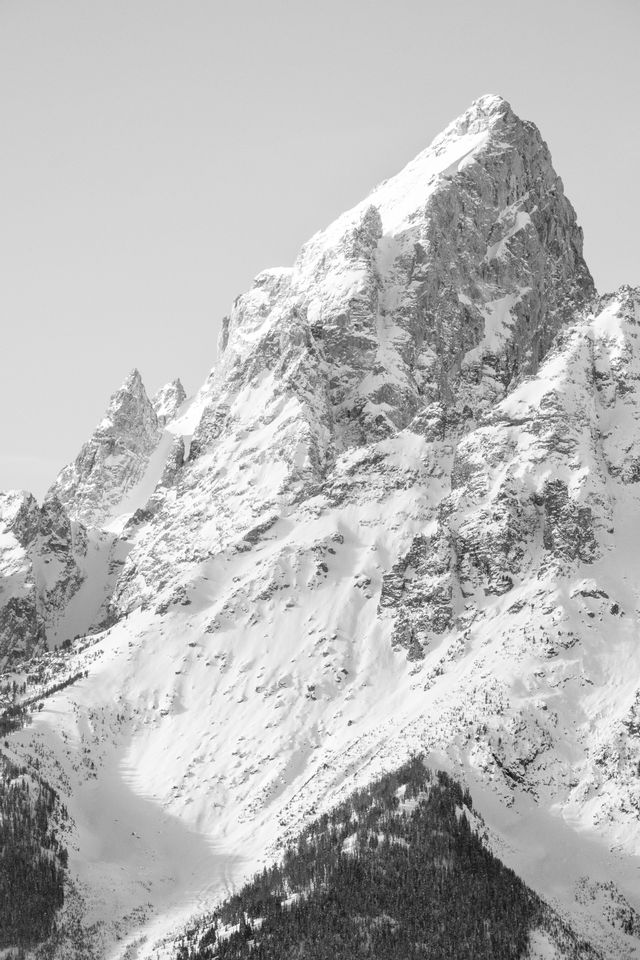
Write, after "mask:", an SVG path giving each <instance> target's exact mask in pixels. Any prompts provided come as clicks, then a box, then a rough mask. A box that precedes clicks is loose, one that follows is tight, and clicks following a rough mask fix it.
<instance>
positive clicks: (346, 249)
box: [11, 97, 640, 960]
mask: <svg viewBox="0 0 640 960" xmlns="http://www.w3.org/2000/svg"><path fill="white" fill-rule="evenodd" d="M639 301H640V294H639V293H638V291H634V290H632V289H629V288H624V289H623V290H622V291H620V292H619V293H618V294H616V295H612V296H610V297H605V298H602V299H597V298H596V297H595V291H594V289H593V284H592V281H591V278H590V275H589V271H588V269H587V267H586V265H585V263H584V260H583V258H582V234H581V231H580V228H579V227H578V226H577V223H576V219H575V214H574V211H573V209H572V207H571V205H570V204H569V202H568V200H567V199H566V198H565V196H564V192H563V188H562V183H561V181H560V180H559V178H558V177H557V175H556V174H555V172H554V170H553V167H552V165H551V160H550V157H549V152H548V150H547V147H546V145H545V144H544V142H543V141H542V139H541V137H540V134H539V133H538V131H537V129H536V128H535V127H534V126H533V125H532V124H530V123H525V122H523V121H521V120H519V119H518V118H517V117H516V116H515V114H514V113H513V112H512V110H511V108H510V107H509V105H508V104H507V103H506V102H505V101H503V100H501V99H500V98H498V97H483V98H481V99H480V100H479V101H476V103H474V104H473V105H472V106H471V108H470V109H469V110H468V111H467V112H466V113H465V114H464V115H463V116H462V117H461V118H459V119H458V120H457V121H455V122H454V123H453V124H452V125H451V126H450V127H448V128H447V130H446V131H445V132H444V133H443V134H442V135H441V136H440V137H438V138H437V139H436V140H435V141H434V143H433V144H432V146H431V147H430V148H429V149H428V150H427V151H425V152H424V153H423V154H421V155H420V156H419V157H418V158H417V159H416V160H415V161H413V163H411V164H409V166H408V167H407V168H405V170H403V171H401V173H400V174H398V175H397V176H396V177H394V178H392V179H391V180H388V181H386V182H385V183H384V184H382V185H381V186H380V187H378V188H377V189H376V190H375V191H373V193H372V194H371V195H370V196H369V197H368V198H367V200H366V201H365V202H364V203H362V204H360V205H359V206H357V207H355V208H354V209H353V210H352V211H350V212H348V213H347V214H345V215H343V216H342V217H340V218H339V219H338V220H337V221H336V222H335V223H334V224H332V225H331V226H330V227H328V228H327V229H326V230H324V231H322V232H321V233H319V234H317V235H316V236H315V237H314V238H312V239H311V240H310V241H309V243H308V244H306V246H305V247H304V248H303V249H302V251H301V253H300V255H299V257H298V259H297V261H296V263H295V265H294V266H293V268H291V269H286V270H285V269H279V270H269V271H266V272H265V273H263V274H260V275H259V277H257V278H256V281H255V283H254V286H253V288H252V290H250V291H249V292H248V293H246V294H245V295H243V296H241V297H239V298H238V300H237V301H236V303H235V304H234V308H233V311H232V313H231V315H230V317H229V318H228V319H227V320H226V321H225V323H224V326H223V332H222V337H221V343H220V347H221V355H220V360H219V362H218V364H217V365H216V367H215V368H214V370H213V372H212V374H211V376H210V377H209V379H208V380H207V382H206V383H205V384H204V386H203V387H202V389H201V390H200V392H199V393H198V394H197V396H196V397H195V399H194V400H193V401H192V402H191V403H190V404H186V403H185V404H183V405H182V406H180V410H179V411H178V410H177V407H178V403H177V402H176V403H174V404H173V406H172V407H171V410H172V414H173V419H172V420H170V421H168V422H167V427H166V428H165V432H164V433H161V431H160V428H159V425H158V417H159V416H164V415H165V414H164V413H157V412H156V411H155V410H154V408H153V405H152V404H151V403H150V402H149V401H148V400H146V394H145V395H144V397H143V396H142V391H141V390H140V388H139V387H138V386H137V384H136V383H134V382H133V381H132V382H131V383H130V384H129V386H128V387H127V391H128V397H127V398H122V397H121V400H122V402H120V401H118V403H117V404H116V406H115V407H114V408H113V409H112V415H111V417H110V419H109V418H107V419H108V420H109V422H108V424H107V423H106V421H105V424H106V425H104V424H103V425H101V427H100V428H99V429H98V431H97V433H96V435H95V437H94V438H93V439H92V440H91V441H90V443H89V444H88V445H86V446H85V448H83V453H82V454H81V456H80V457H79V458H78V461H77V462H76V465H75V467H71V468H67V470H66V471H65V472H63V474H62V476H61V478H60V479H59V481H58V482H57V484H56V487H55V488H54V489H55V492H56V494H57V496H59V497H60V498H61V499H62V502H63V503H64V504H65V505H66V509H67V510H68V511H69V513H70V515H71V516H73V517H80V518H83V519H84V521H85V522H87V523H89V522H91V523H94V522H96V521H97V520H98V519H99V522H100V524H102V526H103V527H104V528H107V527H108V528H109V530H110V531H111V534H110V535H114V532H115V531H118V532H119V535H120V536H121V538H122V539H121V540H120V541H119V542H126V549H127V556H126V559H124V563H123V565H122V568H121V572H120V571H119V570H117V571H116V574H117V582H116V583H115V586H114V588H113V590H112V591H111V590H110V591H109V592H110V599H109V601H108V617H109V620H108V622H109V623H110V624H111V626H109V627H108V629H107V630H106V631H105V632H103V633H102V634H98V635H96V636H95V637H94V642H92V644H91V645H89V646H86V645H85V646H84V649H83V650H82V652H78V653H76V654H74V655H73V656H72V657H71V659H70V662H69V666H68V670H69V675H76V674H78V673H84V671H85V670H86V671H88V675H87V676H86V677H83V678H82V679H79V680H78V681H77V682H76V683H74V684H72V685H71V686H68V687H66V688H65V689H64V690H63V691H60V692H58V693H56V694H55V695H53V696H51V697H48V698H47V699H46V700H45V706H44V709H43V710H42V711H41V712H39V713H38V714H37V715H36V719H35V720H34V723H33V725H32V726H31V727H29V728H26V729H25V730H23V731H21V732H19V733H16V734H14V735H13V736H12V739H11V750H12V751H14V754H15V755H16V756H19V757H24V756H26V755H28V754H34V753H37V754H38V756H39V757H40V758H41V763H42V765H43V769H46V770H47V772H48V775H49V776H50V777H51V778H52V780H54V781H55V782H56V783H58V784H59V785H60V787H61V789H62V791H63V793H64V794H65V796H66V802H67V804H68V807H69V811H70V813H71V816H72V818H73V821H74V823H75V828H74V830H75V832H74V833H73V836H72V842H73V843H74V844H75V848H74V849H73V851H72V855H71V857H70V867H71V870H72V872H73V876H74V877H75V883H76V886H77V889H78V890H79V891H81V893H82V896H83V897H84V898H85V913H84V919H83V920H82V922H83V923H84V924H85V926H86V936H87V937H90V936H91V937H94V938H95V939H96V942H99V943H102V947H101V948H100V949H101V950H102V952H103V955H104V956H107V957H110V958H114V960H115V958H116V957H121V958H124V957H125V956H126V957H129V958H132V957H134V956H137V957H138V958H140V960H142V958H143V957H154V956H165V955H166V956H170V955H171V953H170V947H169V946H168V945H167V946H165V947H163V948H162V949H161V948H159V947H158V948H157V949H156V947H155V946H154V944H155V943H156V942H157V941H158V940H159V938H162V937H163V936H165V935H169V934H170V933H171V931H172V930H174V929H175V927H176V925H177V924H179V923H180V922H182V921H183V920H186V919H187V918H188V917H189V916H190V915H191V914H192V913H193V912H194V911H197V910H199V909H203V908H204V907H205V906H206V905H207V904H208V903H209V902H210V901H211V898H213V897H214V896H216V895H218V894H220V893H221V892H224V890H225V888H226V887H227V886H228V885H229V884H230V883H232V882H233V881H235V880H239V879H240V878H242V877H244V876H246V875H247V873H248V872H250V871H251V870H252V869H253V867H255V866H256V865H257V864H258V863H259V862H260V861H261V860H262V859H263V858H267V857H269V856H271V855H273V854H274V851H275V850H276V849H277V843H278V841H279V840H282V839H283V838H284V837H286V836H287V835H288V834H289V833H290V831H292V830H293V829H294V828H295V827H296V826H297V825H299V824H300V823H301V822H302V821H303V820H304V819H305V818H308V817H309V816H311V815H312V814H313V813H314V812H317V811H318V810H319V809H320V808H321V807H323V806H330V805H332V804H333V803H334V802H335V801H336V800H337V799H339V798H340V797H341V796H343V795H344V794H345V792H348V791H350V790H351V789H352V787H353V784H354V782H360V783H364V782H366V781H367V780H368V779H370V778H371V777H372V776H374V775H376V774H378V773H380V772H382V771H383V770H386V769H391V768H392V767H394V766H396V765H397V764H398V762H399V761H401V760H402V759H404V758H405V757H406V756H407V755H408V754H409V753H410V752H411V751H412V750H427V751H430V752H431V753H432V755H433V757H434V758H435V759H436V760H437V762H439V763H440V764H441V765H445V766H448V767H449V768H451V769H452V770H455V771H456V772H457V773H459V774H461V775H462V776H463V777H465V778H466V779H467V780H469V781H470V782H471V784H472V790H473V794H474V799H475V801H476V805H477V807H478V808H479V809H480V810H481V811H482V812H483V813H484V815H485V818H486V820H487V824H488V827H489V839H490V842H491V843H492V844H494V845H495V846H496V848H497V849H498V851H499V852H500V854H501V856H503V857H504V859H505V860H506V862H507V863H509V864H510V865H512V866H514V867H515V868H516V869H517V870H518V871H519V872H520V873H521V874H522V875H523V876H524V878H525V879H526V880H527V882H528V883H530V884H531V885H532V886H533V887H534V888H535V889H536V890H537V891H538V892H539V893H541V894H542V895H543V896H545V897H547V898H550V899H551V900H552V901H553V902H554V903H555V904H556V906H558V908H559V909H560V911H561V913H563V914H564V915H565V916H566V917H568V918H569V919H570V921H571V922H572V923H574V924H575V925H576V927H577V929H579V930H580V931H581V932H583V933H584V935H585V937H587V938H588V939H589V940H590V941H591V942H592V943H593V944H594V945H595V946H596V947H597V948H599V949H601V950H602V952H603V955H604V956H605V957H608V958H611V960H613V958H618V957H633V956H640V943H639V941H638V940H637V939H634V937H633V936H632V935H628V934H627V933H625V932H624V929H623V927H622V926H621V924H620V923H618V922H617V921H616V920H615V917H616V916H618V914H616V913H615V911H613V913H612V912H611V910H608V912H607V910H605V909H604V907H603V906H602V905H603V904H604V903H605V902H608V901H607V896H608V894H606V895H605V893H603V891H612V890H613V891H615V892H614V893H613V894H612V898H614V899H615V898H616V897H617V898H619V902H620V903H622V904H624V903H626V904H627V906H628V908H629V910H631V911H633V910H634V909H635V910H638V909H639V908H640V901H639V897H638V891H639V890H640V884H639V883H638V879H639V873H638V870H639V865H640V828H639V819H638V812H639V809H640V792H639V786H638V785H639V784H640V780H639V779H638V769H639V764H640V745H639V742H638V732H639V730H640V726H639V724H640V717H639V713H638V711H639V710H640V681H639V680H638V677H639V676H640V652H639V651H638V646H637V637H638V615H639V610H638V597H637V590H636V584H637V583H638V582H640V569H638V564H639V563H640V561H639V560H638V559H637V555H636V551H635V548H634V545H635V543H636V542H637V536H636V535H637V532H638V531H636V518H637V517H638V516H639V515H640V514H639V512H638V506H639V504H638V492H637V487H638V484H637V480H638V479H640V468H639V466H638V464H639V463H640V396H639V395H638V393H637V383H638V379H639V374H640V344H639V343H638V329H640V327H639V326H638V324H639V321H640V307H639V306H638V303H639ZM129 394H130V396H129ZM116 396H118V395H116ZM132 398H133V399H132ZM131 405H133V407H135V416H132V417H129V416H128V414H127V416H125V417H124V419H123V420H122V422H121V420H120V419H118V417H119V414H117V415H116V408H117V410H121V409H125V408H126V410H130V409H133V407H132V406H131ZM112 407H113V405H112ZM160 407H162V410H164V409H165V406H164V400H163V401H162V404H158V405H157V409H158V410H160ZM116 421H117V423H116ZM103 427H104V429H103ZM105 438H106V439H105ZM114 451H117V452H114ZM94 464H95V465H97V467H94V466H93V465H94ZM90 465H91V466H90ZM96 470H97V473H96ZM95 477H98V478H99V482H96V480H95ZM105 535H106V534H105ZM113 569H115V568H113V567H112V571H113ZM585 877H586V878H589V879H588V882H587V881H586V880H585ZM589 884H595V887H590V886H589ZM594 890H595V893H594ZM585 891H586V892H585ZM592 893H593V896H592V895H591V894H592ZM625 909H626V908H625ZM612 917H614V919H613V920H612V919H611V918H612ZM94 923H95V924H97V926H93V924H94ZM632 927H633V925H632ZM123 934H126V936H125V939H124V941H123V940H120V941H118V942H116V941H115V937H116V935H118V936H122V935H123ZM134 944H136V945H135V946H134ZM545 949H547V947H546V946H545V945H544V943H542V944H541V945H540V951H542V953H541V954H540V955H544V950H545ZM549 949H551V948H549ZM127 951H128V952H127Z"/></svg>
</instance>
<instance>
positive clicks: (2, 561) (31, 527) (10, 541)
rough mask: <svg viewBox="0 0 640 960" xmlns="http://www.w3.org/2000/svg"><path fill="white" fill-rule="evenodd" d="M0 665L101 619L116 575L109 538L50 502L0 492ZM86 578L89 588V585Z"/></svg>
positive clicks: (115, 546) (117, 567)
mask: <svg viewBox="0 0 640 960" xmlns="http://www.w3.org/2000/svg"><path fill="white" fill-rule="evenodd" d="M0 524H1V527H0V544H1V546H0V661H1V662H2V663H7V662H9V663H14V664H15V663H17V662H19V661H20V660H21V659H24V658H25V657H29V656H31V655H32V654H34V653H38V652H41V651H43V650H45V649H46V648H47V646H49V647H52V646H54V645H57V644H60V643H62V642H63V641H65V640H70V639H72V638H73V637H74V636H82V635H84V634H86V633H89V632H90V631H91V629H92V628H94V627H96V626H97V625H98V624H99V623H100V621H101V620H104V619H105V617H106V615H107V608H106V601H107V600H108V597H109V595H110V591H111V589H112V588H113V584H114V582H115V580H116V578H117V573H119V571H120V567H121V563H122V560H121V559H119V558H120V556H121V553H122V551H121V549H119V545H118V544H117V542H116V538H115V537H113V536H110V535H108V534H106V533H102V532H99V531H88V530H87V529H86V528H85V527H83V526H82V524H80V523H78V522H77V521H74V520H71V519H70V518H69V516H68V514H67V512H66V511H65V509H64V507H63V506H62V504H61V503H60V501H59V500H58V499H57V498H56V497H51V498H50V499H48V500H46V501H45V503H44V504H43V505H42V507H40V506H39V505H38V503H37V502H36V500H35V498H34V497H32V496H31V494H28V493H25V492H24V491H10V492H9V493H3V494H0ZM89 578H91V579H92V582H88V580H89Z"/></svg>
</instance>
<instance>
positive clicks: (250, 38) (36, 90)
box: [0, 0, 640, 495]
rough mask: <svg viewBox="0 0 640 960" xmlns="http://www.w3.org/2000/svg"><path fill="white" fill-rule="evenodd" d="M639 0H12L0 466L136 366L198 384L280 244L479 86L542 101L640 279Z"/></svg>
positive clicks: (596, 230)
mask: <svg viewBox="0 0 640 960" xmlns="http://www.w3.org/2000/svg"><path fill="white" fill-rule="evenodd" d="M639 43H640V3H638V0H598V2H596V0H527V2H520V0H483V2H478V0H457V2H456V0H446V2H443V0H438V2H437V3H436V2H431V0H394V2H390V0H314V2H309V0H295V2H293V0H292V2H286V0H243V2H242V3H236V2H233V0H226V2H218V0H0V136H1V138H2V139H1V145H0V316H1V322H2V332H3V336H2V376H1V377H0V390H1V398H0V400H1V402H0V418H1V419H0V424H1V427H2V443H1V446H0V489H2V488H8V487H26V488H29V489H31V490H32V491H34V492H35V493H36V494H37V495H42V493H43V492H44V490H45V489H46V487H47V486H48V485H49V483H50V482H52V480H53V479H54V477H55V475H56V473H57V471H58V470H59V469H60V467H61V466H62V465H63V464H64V463H65V462H67V461H69V460H71V459H73V458H74V457H75V455H76V453H77V452H78V449H79V447H80V445H81V444H82V442H83V441H84V440H85V439H86V438H87V437H88V436H89V434H90V433H91V431H92V429H93V427H94V426H95V424H96V422H97V421H98V420H99V419H100V417H101V415H102V412H103V410H104V407H105V405H106V403H107V401H108V398H109V396H110V394H111V393H112V392H113V391H114V390H115V389H116V388H117V387H118V386H119V384H120V382H121V381H122V380H123V379H124V377H125V376H126V374H127V373H128V371H129V370H130V369H131V368H132V367H133V366H137V367H138V368H139V369H140V370H141V372H142V375H143V378H144V380H145V383H146V385H147V388H148V390H149V391H150V392H153V391H155V390H156V389H157V388H158V387H159V386H160V385H161V384H162V383H163V382H165V381H167V380H169V379H172V378H173V377H175V376H180V377H181V378H182V379H183V382H184V384H185V387H186V389H187V391H188V392H193V391H194V390H195V389H197V387H198V386H199V385H200V383H201V381H202V380H203V379H204V377H205V376H206V374H207V373H208V371H209V369H210V367H211V366H212V365H213V362H214V360H215V342H216V336H217V330H218V327H219V321H220V318H221V317H222V316H223V315H224V314H225V313H226V312H227V310H228V308H229V305H230V303H231V301H232V300H233V298H234V297H235V296H236V295H237V294H238V293H240V292H242V291H243V290H245V289H246V288H247V286H248V285H249V284H250V282H251V279H252V277H253V276H255V274H256V273H258V272H259V271H260V270H261V269H263V268H265V267H268V266H274V265H288V264H290V263H291V262H292V261H293V259H294V258H295V256H296V253H297V250H298V248H299V247H300V245H301V244H302V243H303V242H304V241H305V240H306V239H307V238H308V237H309V236H310V235H311V234H312V233H313V232H315V231H316V230H317V229H319V228H321V227H323V226H325V225H326V224H327V223H328V222H330V221H331V220H332V219H333V218H334V217H335V216H336V215H338V214H339V213H340V212H341V211H342V210H343V209H346V208H347V207H349V206H352V205H353V204H354V203H356V202H357V201H358V200H360V199H361V198H362V197H363V196H364V195H365V194H366V193H367V192H368V191H369V190H370V189H371V187H373V186H374V185H375V184H376V183H377V182H378V181H380V180H381V179H383V178H385V177H387V176H390V175H392V174H393V173H395V172H397V170H399V169H400V168H401V167H402V166H403V165H404V164H405V163H406V162H407V161H408V160H409V159H411V157H413V156H414V155H415V154H416V153H418V152H419V151H420V150H421V149H423V148H424V147H425V146H427V144H428V143H429V142H430V141H431V140H432V139H433V137H434V136H435V135H436V134H437V133H438V132H439V131H440V130H441V129H442V127H444V126H445V125H446V124H447V123H448V121H449V120H451V119H453V118H454V117H455V116H457V115H458V114H460V113H461V112H463V111H464V110H465V109H466V107H467V106H468V105H469V103H470V102H471V101H472V100H473V99H475V98H476V97H478V96H480V95H481V94H483V93H499V94H501V95H502V96H504V97H506V98H507V99H508V100H509V101H510V102H511V104H512V106H513V108H514V109H515V111H516V112H517V113H518V114H519V115H520V116H521V117H523V118H525V119H530V120H534V121H535V122H536V123H537V125H538V126H539V127H540V129H541V131H542V134H543V136H544V137H545V139H546V140H547V142H548V143H549V146H550V148H551V152H552V156H553V159H554V164H555V167H556V170H557V171H558V172H559V173H560V175H561V176H562V178H563V180H564V184H565V189H566V192H567V195H568V196H569V198H570V199H571V200H572V202H573V204H574V206H575V207H576V209H577V211H578V217H579V220H580V223H581V224H582V226H583V228H584V231H585V251H586V257H587V261H588V263H589V265H590V267H591V270H592V272H593V274H594V277H595V280H596V284H597V286H598V288H599V289H600V290H601V291H602V292H604V291H606V290H609V289H612V288H614V287H616V286H617V285H619V284H621V283H623V282H627V283H636V284H637V283H640V263H639V258H638V246H639V244H638V215H639V213H640V176H639V173H640V163H639V161H640V124H639V122H638V111H639V106H638V104H639V102H640V80H639V76H640V74H639V70H638V56H637V51H638V45H639Z"/></svg>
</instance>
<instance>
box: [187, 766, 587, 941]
mask: <svg viewBox="0 0 640 960" xmlns="http://www.w3.org/2000/svg"><path fill="white" fill-rule="evenodd" d="M470 814H471V796H470V794H469V792H468V791H467V790H463V788H462V787H461V786H460V785H459V784H458V783H456V782H455V781H454V780H452V779H451V777H449V776H448V775H447V774H446V773H442V772H439V773H437V774H436V775H434V774H432V773H431V771H429V770H428V769H427V768H426V767H425V765H424V763H423V762H422V760H421V759H420V758H414V759H413V760H411V761H410V762H409V763H407V764H405V765H404V766H403V767H401V768H400V769H399V770H397V771H396V772H395V773H393V774H390V775H388V776H385V777H383V778H382V779H381V780H378V781H377V782H376V783H373V784H372V785H371V786H370V787H368V788H367V789H366V790H361V791H359V792H357V793H355V794H354V795H353V796H352V797H351V798H350V799H349V800H347V801H346V802H345V803H343V804H341V805H340V806H338V807H336V808H335V809H334V810H333V811H332V812H331V813H329V814H325V815H323V816H322V817H320V818H319V819H318V820H316V821H315V822H314V823H312V824H311V825H309V826H308V827H307V828H306V829H305V830H304V831H303V832H302V833H301V834H300V836H299V838H298V840H297V842H296V843H295V845H293V846H290V847H289V848H288V849H287V850H286V852H285V854H284V857H283V859H282V863H280V864H278V865H275V866H272V867H270V868H269V869H267V870H264V871H263V872H262V873H261V874H259V875H257V876H256V877H254V879H253V880H252V881H251V882H250V883H248V884H247V885H246V886H245V887H243V888H242V890H240V891H239V892H238V893H237V894H236V895H234V896H233V897H231V898H230V899H229V900H227V901H226V902H225V903H223V904H222V906H220V907H219V908H218V909H217V910H216V911H215V913H214V914H213V915H212V916H211V917H210V918H209V920H208V922H207V923H206V924H205V925H204V926H200V928H199V929H197V930H193V931H191V933H190V934H188V935H187V936H186V937H185V938H184V940H183V942H182V943H181V945H180V947H179V949H178V953H177V960H211V958H218V960H241V958H249V957H250V958H251V960H294V958H295V960H355V958H360V957H362V958H365V957H366V958H376V960H409V958H420V960H425V958H428V960H470V958H473V960H517V958H521V957H524V956H525V955H526V953H527V949H528V944H529V934H530V931H531V930H532V929H533V928H534V927H538V926H552V927H554V931H555V933H556V934H557V933H558V930H559V929H560V927H561V924H560V923H559V921H557V919H552V918H551V912H550V911H549V909H548V907H546V905H545V904H544V903H543V902H542V901H541V900H540V898H539V897H537V896H536V894H534V893H533V892H532V891H531V890H529V889H528V888H527V887H526V886H525V884H524V883H523V882H522V881H521V880H520V879H519V878H518V877H517V876H516V874H515V873H514V872H513V871H512V870H510V869H508V868H507V867H505V866H504V865H503V864H502V863H501V862H500V861H499V860H498V859H497V858H496V857H494V856H493V855H492V854H491V853H490V852H489V851H488V850H487V849H486V847H485V846H484V845H483V843H482V841H481V840H480V838H479V837H478V836H477V834H476V833H475V832H474V831H473V830H472V829H471V826H470V823H469V816H470ZM203 930H204V932H203ZM560 932H561V935H562V938H563V940H564V944H563V948H564V949H565V950H566V953H565V956H567V957H570V956H572V957H593V956H595V954H594V953H593V951H592V950H591V948H590V947H589V946H588V945H586V944H579V943H578V942H577V941H576V940H575V938H574V937H573V935H572V934H571V933H570V931H567V930H566V929H562V930H561V931H560Z"/></svg>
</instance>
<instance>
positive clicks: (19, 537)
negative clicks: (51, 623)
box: [0, 490, 44, 664]
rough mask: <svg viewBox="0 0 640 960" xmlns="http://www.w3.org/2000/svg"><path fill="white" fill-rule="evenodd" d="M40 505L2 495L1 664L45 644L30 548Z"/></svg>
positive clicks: (22, 495)
mask: <svg viewBox="0 0 640 960" xmlns="http://www.w3.org/2000/svg"><path fill="white" fill-rule="evenodd" d="M38 522H39V510H38V504H37V502H36V500H35V498H34V497H32V496H31V494H29V493H26V492H25V491H22V490H11V491H9V492H7V493H1V494H0V663H2V664H4V663H6V660H7V658H8V657H9V656H10V655H12V654H15V655H16V656H20V655H24V654H27V653H31V652H32V651H33V650H35V649H37V648H38V647H42V646H43V643H44V628H43V624H42V621H41V618H40V617H39V615H38V611H37V606H36V602H35V585H34V582H33V577H32V571H31V564H30V561H29V556H28V553H27V551H28V548H29V546H30V544H31V543H32V542H33V541H34V539H35V537H36V536H37V533H38Z"/></svg>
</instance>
